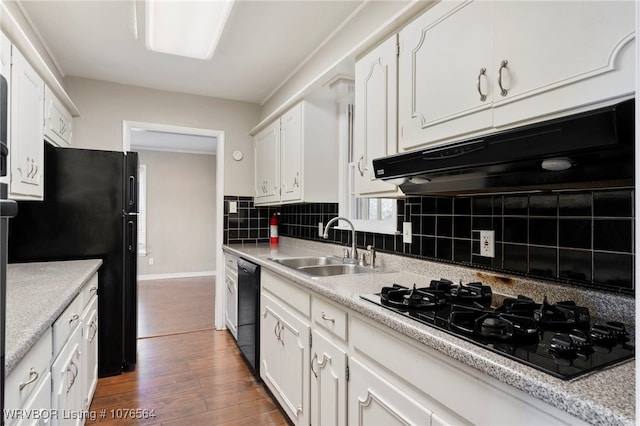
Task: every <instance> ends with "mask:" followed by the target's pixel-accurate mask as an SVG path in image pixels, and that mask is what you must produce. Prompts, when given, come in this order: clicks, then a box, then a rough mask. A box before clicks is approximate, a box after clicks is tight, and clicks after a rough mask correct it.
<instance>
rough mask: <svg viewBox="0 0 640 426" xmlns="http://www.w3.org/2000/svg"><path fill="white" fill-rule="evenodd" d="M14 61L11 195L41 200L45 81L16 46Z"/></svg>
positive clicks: (10, 153) (42, 187)
mask: <svg viewBox="0 0 640 426" xmlns="http://www.w3.org/2000/svg"><path fill="white" fill-rule="evenodd" d="M11 61H12V69H11V145H10V147H9V155H10V156H11V185H10V189H9V191H10V196H11V197H13V198H28V199H39V200H41V199H42V198H43V189H44V182H43V176H44V133H43V126H42V123H43V116H44V82H43V81H42V79H41V78H40V76H39V75H38V74H37V73H36V72H35V70H34V69H33V68H32V67H31V65H29V63H28V62H27V61H26V59H25V58H24V57H23V56H22V54H21V53H20V51H18V49H16V48H15V46H13V47H12V52H11Z"/></svg>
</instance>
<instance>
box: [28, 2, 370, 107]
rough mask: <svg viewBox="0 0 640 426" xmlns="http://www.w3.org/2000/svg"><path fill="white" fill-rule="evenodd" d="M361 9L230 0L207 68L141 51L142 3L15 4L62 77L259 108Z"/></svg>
mask: <svg viewBox="0 0 640 426" xmlns="http://www.w3.org/2000/svg"><path fill="white" fill-rule="evenodd" d="M364 3H366V1H365V0H331V1H327V0H295V1H275V0H274V1H272V0H236V2H235V4H234V6H233V9H232V10H231V13H230V15H229V20H228V22H227V25H226V27H225V30H224V32H223V34H222V37H221V38H220V43H219V45H218V48H217V49H216V51H215V53H214V55H213V58H212V59H211V60H206V61H205V60H199V59H191V58H186V57H179V56H174V55H168V54H163V53H156V52H152V51H149V50H146V49H145V35H144V26H145V25H144V2H142V1H134V0H116V1H114V0H108V1H78V0H66V1H58V0H47V1H35V0H21V1H19V5H20V7H21V9H22V11H23V13H24V14H25V16H26V18H27V19H28V20H29V21H30V22H31V24H32V26H33V27H34V28H35V30H36V31H37V33H38V34H39V36H40V37H41V39H42V42H43V43H44V44H45V46H46V48H47V49H48V50H49V53H50V55H51V56H52V57H53V58H54V61H55V63H56V66H57V67H58V69H59V71H60V72H61V74H62V75H64V76H75V77H83V78H89V79H96V80H104V81H110V82H115V83H121V84H127V85H134V86H141V87H147V88H153V89H160V90H167V91H174V92H183V93H190V94H196V95H203V96H212V97H217V98H224V99H232V100H239V101H247V102H253V103H263V102H265V101H266V100H267V99H268V98H269V96H270V95H271V94H272V93H273V92H274V91H275V90H277V88H278V87H279V86H280V85H281V84H282V83H284V82H285V81H286V79H287V78H288V77H289V76H290V75H291V74H292V73H293V72H294V71H295V70H296V69H297V68H298V67H299V66H300V65H301V64H303V63H304V62H305V61H306V59H307V58H308V57H309V56H310V55H311V54H312V52H313V51H314V50H315V49H317V48H318V47H319V46H320V45H321V44H322V43H323V42H324V41H325V40H327V38H329V37H330V36H331V34H332V33H333V32H334V31H335V30H336V29H338V28H339V27H340V26H341V25H342V24H343V23H345V22H346V21H347V20H348V19H350V17H351V16H353V14H354V12H356V11H357V10H358V8H359V7H360V6H361V5H362V4H364ZM136 17H137V18H136ZM136 30H137V35H138V36H137V38H136Z"/></svg>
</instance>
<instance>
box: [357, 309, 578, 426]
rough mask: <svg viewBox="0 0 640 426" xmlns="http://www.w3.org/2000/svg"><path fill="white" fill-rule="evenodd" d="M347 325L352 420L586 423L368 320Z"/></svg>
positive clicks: (359, 320) (534, 423)
mask: <svg viewBox="0 0 640 426" xmlns="http://www.w3.org/2000/svg"><path fill="white" fill-rule="evenodd" d="M349 326H350V327H349V336H350V342H349V343H350V360H349V363H350V369H351V374H350V380H351V383H350V384H349V386H350V391H349V418H350V420H354V416H356V417H355V419H358V418H357V416H359V415H360V414H359V413H365V412H367V411H368V413H367V414H362V415H363V416H373V415H375V416H380V418H382V417H384V416H389V417H388V418H389V419H391V418H393V417H394V416H396V418H397V420H396V421H395V422H391V423H386V424H408V423H411V424H454V425H466V424H469V425H470V424H486V425H542V424H544V425H583V424H586V423H585V422H582V421H580V420H579V419H577V418H575V417H573V416H570V415H568V414H567V413H565V412H563V411H561V410H559V409H557V408H555V407H552V406H551V405H549V404H545V403H543V402H541V401H539V400H536V399H535V398H532V397H531V396H529V395H527V394H526V393H524V392H522V391H519V390H517V389H515V388H513V387H511V386H508V385H505V384H504V383H502V382H499V381H498V380H495V379H493V378H491V377H489V376H487V375H486V374H483V373H480V372H478V371H477V370H475V369H473V368H471V367H469V366H467V365H464V364H462V363H460V362H458V361H455V360H454V359H452V358H450V357H447V356H445V355H443V354H441V353H440V352H438V351H436V350H434V349H431V348H429V347H426V346H424V345H421V344H419V343H417V342H416V341H414V340H412V339H409V338H407V337H406V336H402V335H399V334H398V333H397V332H394V331H393V330H390V329H388V328H386V327H384V326H381V325H379V324H376V323H374V322H373V321H371V320H369V319H367V318H354V317H352V318H351V321H350V324H349ZM359 374H360V375H362V377H359V376H358V375H359ZM376 376H377V378H376ZM372 404H373V407H372V408H368V407H369V405H372ZM416 406H417V407H416ZM354 410H356V412H355V413H354V412H353V411H354ZM385 411H387V413H384V414H383V412H385ZM421 412H422V413H423V414H424V415H427V417H426V418H424V419H423V420H422V421H419V418H420V417H417V418H416V417H415V416H420V415H421V414H420V413H421ZM394 413H395V414H394ZM370 418H378V417H370ZM407 422H408V423H407ZM353 424H369V422H368V421H367V422H360V423H359V422H356V421H353ZM371 424H382V423H380V422H378V421H375V420H373V421H372V423H371Z"/></svg>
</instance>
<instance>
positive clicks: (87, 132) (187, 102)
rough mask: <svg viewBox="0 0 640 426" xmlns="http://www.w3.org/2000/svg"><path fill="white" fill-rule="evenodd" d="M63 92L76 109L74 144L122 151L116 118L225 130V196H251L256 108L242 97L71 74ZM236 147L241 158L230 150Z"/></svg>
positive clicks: (118, 123) (120, 121)
mask: <svg viewBox="0 0 640 426" xmlns="http://www.w3.org/2000/svg"><path fill="white" fill-rule="evenodd" d="M65 86H66V88H67V92H68V93H69V96H70V97H71V99H73V102H74V103H75V104H76V106H77V107H78V109H79V110H80V117H77V118H74V120H73V145H74V147H76V148H87V149H105V150H122V122H123V120H128V121H139V122H145V123H155V124H167V125H174V126H182V127H192V128H199V129H209V130H222V131H224V133H225V190H224V193H225V194H226V195H245V196H252V195H253V186H254V184H253V149H252V138H251V136H250V135H249V130H250V129H251V128H252V127H253V126H255V124H256V123H257V122H258V117H259V112H260V107H259V106H258V105H256V104H252V103H248V102H237V101H228V100H224V99H216V98H210V97H205V96H195V95H187V94H181V93H175V92H165V91H160V90H153V89H146V88H141V87H135V86H126V85H121V84H115V83H108V82H104V81H97V80H89V79H84V78H77V77H68V78H66V79H65ZM234 150H240V151H242V152H243V154H244V159H243V160H242V161H239V162H238V161H234V160H233V158H232V153H233V151H234Z"/></svg>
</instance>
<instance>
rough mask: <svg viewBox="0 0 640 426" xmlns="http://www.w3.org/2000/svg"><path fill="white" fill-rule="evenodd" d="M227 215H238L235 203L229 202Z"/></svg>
mask: <svg viewBox="0 0 640 426" xmlns="http://www.w3.org/2000/svg"><path fill="white" fill-rule="evenodd" d="M229 213H238V202H237V201H229Z"/></svg>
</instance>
